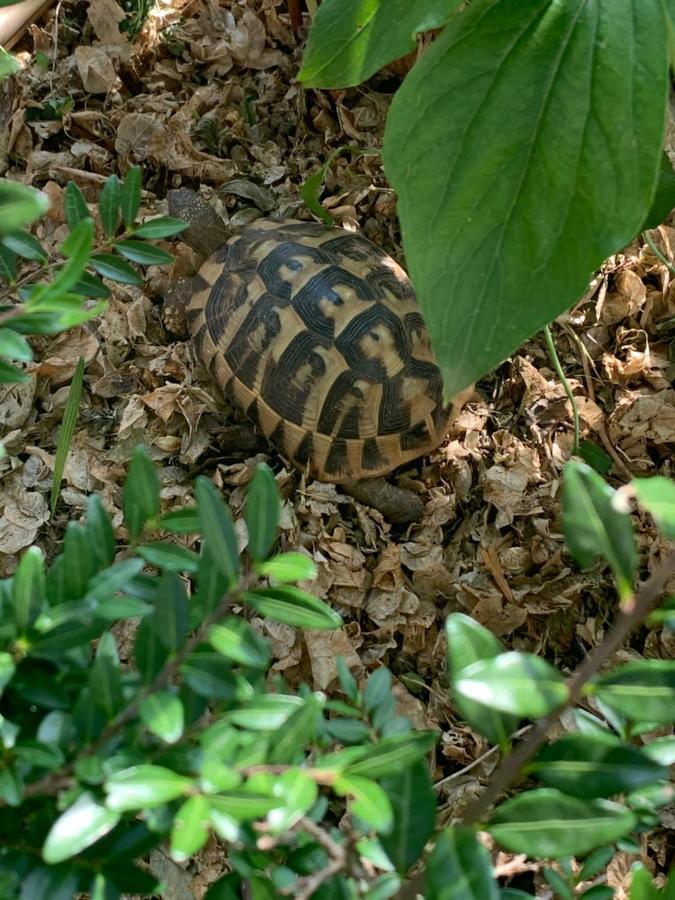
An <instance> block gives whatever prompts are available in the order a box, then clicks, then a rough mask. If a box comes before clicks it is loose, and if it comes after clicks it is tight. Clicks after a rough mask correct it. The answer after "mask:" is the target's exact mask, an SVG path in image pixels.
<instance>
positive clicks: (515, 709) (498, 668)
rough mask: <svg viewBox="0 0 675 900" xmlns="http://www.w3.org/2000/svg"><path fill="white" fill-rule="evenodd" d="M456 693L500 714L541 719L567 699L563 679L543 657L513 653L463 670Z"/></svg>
mask: <svg viewBox="0 0 675 900" xmlns="http://www.w3.org/2000/svg"><path fill="white" fill-rule="evenodd" d="M454 689H455V691H456V693H457V694H458V695H459V696H461V697H463V698H465V699H468V700H477V701H479V702H480V703H483V704H484V705H485V706H489V707H491V708H493V709H496V710H498V711H500V712H505V713H511V714H513V715H516V716H522V717H527V718H533V719H534V718H539V717H540V716H544V715H546V714H547V713H548V712H550V711H551V710H553V709H556V708H557V707H558V706H561V705H562V704H563V703H564V702H565V701H566V700H567V696H568V689H567V686H566V685H565V682H564V680H563V678H562V675H560V673H559V672H558V671H557V670H556V669H554V668H553V666H552V665H551V664H550V663H548V662H546V660H545V659H542V658H541V657H538V656H534V655H533V654H530V653H521V652H519V651H513V652H510V653H501V654H500V655H499V656H495V657H493V658H492V659H484V660H480V661H479V662H476V663H473V664H472V665H470V666H468V667H467V668H465V669H462V670H461V671H460V673H459V675H458V676H457V679H456V680H455V683H454Z"/></svg>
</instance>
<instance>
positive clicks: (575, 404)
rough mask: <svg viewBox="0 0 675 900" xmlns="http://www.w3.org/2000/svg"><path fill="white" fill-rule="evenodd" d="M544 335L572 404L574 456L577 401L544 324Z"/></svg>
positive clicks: (575, 450)
mask: <svg viewBox="0 0 675 900" xmlns="http://www.w3.org/2000/svg"><path fill="white" fill-rule="evenodd" d="M544 337H545V338H546V349H547V350H548V355H549V356H550V357H551V362H552V363H553V368H554V369H555V370H556V373H557V375H558V378H559V379H560V381H561V384H562V386H563V387H564V389H565V393H566V394H567V399H568V400H569V401H570V403H571V405H572V418H573V421H574V446H573V447H572V453H573V454H574V456H578V455H579V407H578V406H577V401H576V399H575V397H574V394H573V393H572V388H571V387H570V385H569V381H568V380H567V378H566V377H565V373H564V372H563V370H562V366H561V365H560V359H559V358H558V352H557V350H556V349H555V344H554V343H553V336H552V334H551V329H550V328H549V327H548V325H544Z"/></svg>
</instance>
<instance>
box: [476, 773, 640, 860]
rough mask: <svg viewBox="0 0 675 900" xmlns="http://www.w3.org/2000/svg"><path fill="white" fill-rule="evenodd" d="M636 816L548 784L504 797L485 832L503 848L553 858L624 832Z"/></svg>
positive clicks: (578, 851) (583, 850)
mask: <svg viewBox="0 0 675 900" xmlns="http://www.w3.org/2000/svg"><path fill="white" fill-rule="evenodd" d="M636 822H637V819H636V817H635V815H634V813H633V812H631V810H629V809H627V808H626V807H625V806H621V805H620V804H619V803H613V802H611V801H609V800H579V799H577V798H576V797H568V796H567V795H566V794H563V793H561V792H560V791H556V790H554V789H553V788H542V789H541V790H535V791H526V792H525V793H524V794H519V795H518V796H516V797H514V798H512V799H511V800H506V801H505V802H504V803H502V804H501V805H500V806H499V807H498V808H497V811H496V812H495V813H494V815H493V816H492V818H491V820H490V822H489V824H488V826H487V830H488V831H489V832H490V834H492V836H493V837H494V838H495V840H496V841H498V842H499V843H500V844H501V845H502V846H503V847H505V848H506V849H507V850H511V851H512V852H514V853H527V854H528V856H540V857H541V856H543V857H551V858H553V859H555V858H560V857H563V856H573V855H574V856H578V855H580V854H582V853H587V852H588V851H589V850H593V848H595V847H599V846H601V845H602V844H607V843H609V842H610V841H616V840H618V839H619V838H621V837H623V836H624V835H626V834H628V833H629V832H630V831H631V830H632V829H633V828H634V826H635V824H636Z"/></svg>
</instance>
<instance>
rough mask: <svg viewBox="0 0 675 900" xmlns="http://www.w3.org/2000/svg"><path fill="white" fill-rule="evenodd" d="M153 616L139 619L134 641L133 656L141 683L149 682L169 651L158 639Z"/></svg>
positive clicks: (161, 665)
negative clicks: (139, 622)
mask: <svg viewBox="0 0 675 900" xmlns="http://www.w3.org/2000/svg"><path fill="white" fill-rule="evenodd" d="M158 631H159V629H158V628H157V622H156V621H155V617H154V616H148V617H147V618H145V619H143V620H142V621H141V624H140V625H139V626H138V630H137V632H136V640H135V641H134V657H135V659H136V665H137V666H138V670H139V672H140V673H141V677H142V679H143V684H150V682H151V681H152V680H153V678H155V677H156V676H157V675H158V674H159V672H160V671H161V669H162V667H163V665H164V663H165V662H166V660H167V658H168V656H169V651H168V650H167V648H166V647H165V645H164V644H163V643H162V641H161V640H160V635H159V634H158Z"/></svg>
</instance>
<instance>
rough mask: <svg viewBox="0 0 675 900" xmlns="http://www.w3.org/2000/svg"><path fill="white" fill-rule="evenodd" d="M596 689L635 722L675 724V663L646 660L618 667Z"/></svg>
mask: <svg viewBox="0 0 675 900" xmlns="http://www.w3.org/2000/svg"><path fill="white" fill-rule="evenodd" d="M592 687H593V692H594V694H595V695H596V696H597V697H598V698H599V699H600V700H601V701H602V702H603V703H606V704H607V706H609V707H610V709H613V710H615V711H616V712H620V713H621V714H622V715H624V716H627V717H628V718H630V719H634V720H635V722H650V723H664V724H667V725H670V724H671V723H672V722H675V662H671V661H668V660H661V659H645V660H641V661H640V662H633V663H627V664H626V665H623V666H617V668H615V669H613V670H612V672H610V673H609V675H604V676H602V677H601V678H598V679H597V680H596V681H595V682H594V683H593V685H592Z"/></svg>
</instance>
